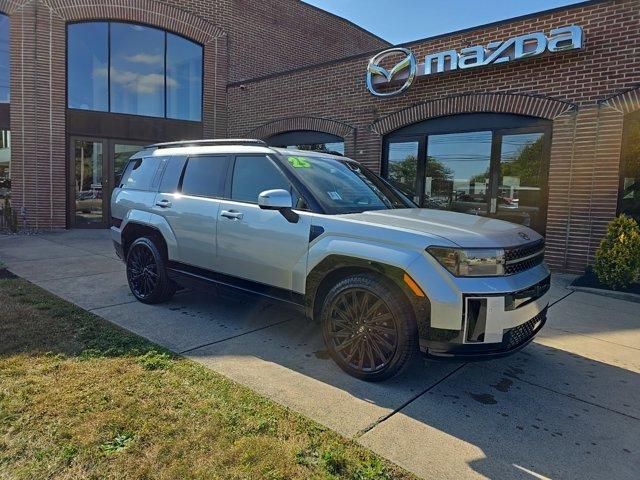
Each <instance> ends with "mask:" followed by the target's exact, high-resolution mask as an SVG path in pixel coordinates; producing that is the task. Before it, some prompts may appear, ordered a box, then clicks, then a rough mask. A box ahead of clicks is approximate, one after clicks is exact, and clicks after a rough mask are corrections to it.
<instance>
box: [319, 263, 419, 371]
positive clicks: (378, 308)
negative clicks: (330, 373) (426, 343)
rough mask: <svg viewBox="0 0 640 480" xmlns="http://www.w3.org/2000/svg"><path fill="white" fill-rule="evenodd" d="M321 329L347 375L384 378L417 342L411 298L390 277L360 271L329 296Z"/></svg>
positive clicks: (406, 359) (399, 365) (409, 354)
mask: <svg viewBox="0 0 640 480" xmlns="http://www.w3.org/2000/svg"><path fill="white" fill-rule="evenodd" d="M320 317H321V320H322V332H323V336H324V341H325V344H326V346H327V350H328V352H329V355H331V357H332V358H333V360H334V361H335V362H336V363H337V364H338V365H339V366H340V368H342V369H343V370H344V371H345V372H347V373H348V374H350V375H352V376H354V377H356V378H360V379H362V380H367V381H381V380H385V379H387V378H390V377H392V376H394V375H396V374H397V373H399V372H400V371H401V370H402V369H403V368H404V367H405V366H406V365H407V364H408V363H409V360H410V359H411V357H412V355H413V352H414V351H415V349H416V346H417V332H416V326H415V325H416V324H415V321H414V318H413V312H412V309H411V306H410V305H409V302H408V300H407V299H406V297H405V296H404V294H403V293H402V291H400V289H399V288H398V287H396V286H395V285H394V284H393V283H392V282H391V281H389V280H387V279H384V278H382V277H380V276H377V275H375V274H369V273H359V274H354V275H351V276H348V277H346V278H343V279H342V280H340V281H339V282H338V283H337V284H336V285H335V286H334V287H333V288H331V290H330V291H329V292H328V293H327V295H326V297H325V298H324V302H323V306H322V312H321V316H320Z"/></svg>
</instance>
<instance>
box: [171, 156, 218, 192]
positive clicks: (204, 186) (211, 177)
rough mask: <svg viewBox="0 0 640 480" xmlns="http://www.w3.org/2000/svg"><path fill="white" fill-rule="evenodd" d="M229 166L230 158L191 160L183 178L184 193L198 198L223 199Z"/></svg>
mask: <svg viewBox="0 0 640 480" xmlns="http://www.w3.org/2000/svg"><path fill="white" fill-rule="evenodd" d="M228 164H229V158H228V157H221V156H212V155H210V156H204V155H203V156H200V157H191V158H189V160H187V168H186V169H185V171H184V177H183V178H182V193H183V194H184V195H194V196H197V197H222V195H223V193H224V182H225V179H226V177H227V165H228Z"/></svg>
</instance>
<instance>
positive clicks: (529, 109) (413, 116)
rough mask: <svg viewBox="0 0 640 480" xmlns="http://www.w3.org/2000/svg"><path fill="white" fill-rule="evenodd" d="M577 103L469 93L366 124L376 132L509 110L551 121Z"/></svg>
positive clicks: (419, 105) (509, 95) (430, 102)
mask: <svg viewBox="0 0 640 480" xmlns="http://www.w3.org/2000/svg"><path fill="white" fill-rule="evenodd" d="M577 108H578V107H577V105H575V104H573V103H570V102H566V101H563V100H556V99H552V98H548V97H542V96H535V95H525V94H512V93H469V94H463V95H455V96H451V97H444V98H438V99H435V100H429V101H427V102H422V103H418V104H415V105H412V106H410V107H406V108H403V109H401V110H397V111H395V112H393V113H391V114H389V115H387V116H385V117H382V118H380V119H378V120H376V121H375V122H373V123H372V124H370V125H369V129H370V130H371V131H372V132H374V133H377V134H378V135H386V134H388V133H390V132H393V131H394V130H397V129H399V128H402V127H405V126H407V125H411V124H414V123H417V122H420V121H422V120H428V119H430V118H436V117H443V116H447V115H456V114H460V113H480V112H481V113H512V114H516V115H528V116H531V117H538V118H545V119H548V120H553V119H555V118H557V117H559V116H561V115H564V114H566V113H567V112H571V111H575V110H577Z"/></svg>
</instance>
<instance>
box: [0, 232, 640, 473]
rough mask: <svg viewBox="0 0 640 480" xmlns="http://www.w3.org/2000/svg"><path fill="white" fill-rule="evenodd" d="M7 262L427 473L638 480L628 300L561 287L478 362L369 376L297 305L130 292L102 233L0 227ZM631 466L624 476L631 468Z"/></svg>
mask: <svg viewBox="0 0 640 480" xmlns="http://www.w3.org/2000/svg"><path fill="white" fill-rule="evenodd" d="M0 260H2V261H3V262H4V264H5V265H6V266H7V267H8V268H9V269H10V270H11V271H13V272H14V273H16V274H17V275H20V276H22V277H24V278H26V279H28V280H30V281H32V282H34V283H36V284H37V285H40V286H41V287H43V288H45V289H47V290H49V291H51V292H53V293H55V294H57V295H59V296H60V297H63V298H65V299H67V300H69V301H72V302H73V303H75V304H77V305H79V306H81V307H83V308H85V309H87V310H90V311H92V312H93V313H95V314H97V315H100V316H102V317H104V318H106V319H108V320H110V321H112V322H114V323H116V324H118V325H120V326H122V327H124V328H126V329H129V330H131V331H133V332H136V333H138V334H140V335H142V336H144V337H147V338H149V339H151V340H153V341H155V342H157V343H158V344H160V345H163V346H165V347H167V348H170V349H171V350H174V351H176V352H179V353H182V354H184V355H185V356H188V357H189V358H192V359H193V360H195V361H197V362H200V363H202V364H204V365H207V366H208V367H210V368H212V369H214V370H216V371H218V372H220V373H222V374H223V375H226V376H227V377H229V378H231V379H233V380H235V381H238V382H240V383H242V384H245V385H247V386H249V387H251V388H253V389H254V390H256V391H258V392H260V393H261V394H263V395H265V396H267V397H270V398H272V399H274V400H276V401H278V402H280V403H282V404H284V405H287V406H289V407H290V408H292V409H294V410H296V411H299V412H301V413H303V414H305V415H307V416H308V417H310V418H312V419H314V420H316V421H318V422H320V423H322V424H324V425H326V426H328V427H330V428H333V429H335V430H337V431H338V432H340V433H342V434H343V435H345V436H347V437H351V438H354V439H356V440H357V441H358V442H360V443H361V444H363V445H365V446H368V447H370V448H371V449H373V450H374V451H376V452H377V453H379V454H380V455H382V456H385V457H387V458H389V459H390V460H392V461H393V462H395V463H397V464H399V465H400V466H402V467H404V468H406V469H408V470H410V471H412V472H414V473H416V474H417V475H420V476H422V477H425V478H451V479H459V478H482V477H489V478H523V479H524V478H527V479H531V478H637V476H638V475H637V473H638V471H640V451H639V442H638V439H640V375H639V373H640V314H638V311H639V310H640V304H638V303H633V302H628V301H623V300H614V299H611V298H608V297H604V296H600V295H593V294H588V293H583V292H573V291H571V290H568V289H566V284H567V282H568V279H567V278H565V277H562V276H559V277H554V279H553V287H552V298H553V302H554V303H553V305H552V306H551V308H550V316H549V320H548V323H547V325H546V327H545V328H544V329H543V331H542V333H541V334H540V336H539V337H538V338H537V339H536V341H535V342H534V343H533V344H531V345H530V346H529V347H527V348H526V349H524V350H523V351H521V352H520V353H518V354H516V355H514V356H512V357H509V358H506V359H501V360H494V361H490V362H484V363H434V362H426V361H424V360H421V359H416V360H415V361H414V363H413V365H411V367H410V368H409V369H408V371H406V372H405V373H404V374H403V375H402V376H400V377H397V378H394V379H393V380H391V381H388V382H384V383H379V384H369V383H364V382H361V381H358V380H356V379H353V378H351V377H349V376H347V375H346V374H344V373H343V372H342V371H341V370H339V369H338V368H337V367H336V366H335V364H334V363H333V362H332V361H331V360H330V359H328V357H327V354H326V352H325V351H324V349H323V344H322V339H321V336H320V332H319V328H318V326H317V325H313V324H309V323H307V322H306V321H305V319H304V318H303V317H302V316H301V315H300V314H299V313H297V312H296V311H293V310H289V309H287V308H286V307H283V306H282V305H279V304H274V303H267V302H265V301H256V302H247V301H238V300H234V299H227V298H219V297H216V296H213V295H206V294H203V293H200V292H190V291H185V292H181V293H179V294H178V295H176V297H175V298H174V299H173V300H172V301H171V302H169V303H167V304H164V305H160V306H148V305H143V304H141V303H138V302H136V301H135V300H134V298H133V297H132V295H131V294H130V293H129V290H128V287H127V284H126V279H125V276H124V265H123V264H122V262H120V261H119V260H118V259H117V257H116V256H115V253H114V251H113V248H112V245H111V242H110V239H109V234H108V232H107V231H105V230H72V231H64V232H53V233H47V234H42V235H37V236H29V237H25V236H4V237H0ZM634 472H635V473H634Z"/></svg>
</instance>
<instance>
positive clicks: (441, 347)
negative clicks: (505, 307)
mask: <svg viewBox="0 0 640 480" xmlns="http://www.w3.org/2000/svg"><path fill="white" fill-rule="evenodd" d="M546 321H547V308H545V309H544V310H543V311H541V312H540V313H539V314H537V315H536V316H535V317H533V318H532V319H530V320H529V321H527V322H525V323H523V324H522V325H518V326H517V327H513V328H509V329H506V330H504V332H503V336H502V341H500V342H498V343H476V344H469V343H461V342H460V343H455V342H438V341H428V342H427V343H426V350H425V351H424V353H425V355H426V357H427V358H430V359H432V360H454V361H465V362H469V361H477V360H487V359H490V358H499V357H504V356H507V355H511V354H512V353H515V352H517V351H518V350H521V349H522V348H524V347H526V346H527V345H529V343H531V341H532V340H533V339H534V338H535V336H536V335H537V334H538V332H539V331H540V330H542V327H544V324H545V323H546Z"/></svg>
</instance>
